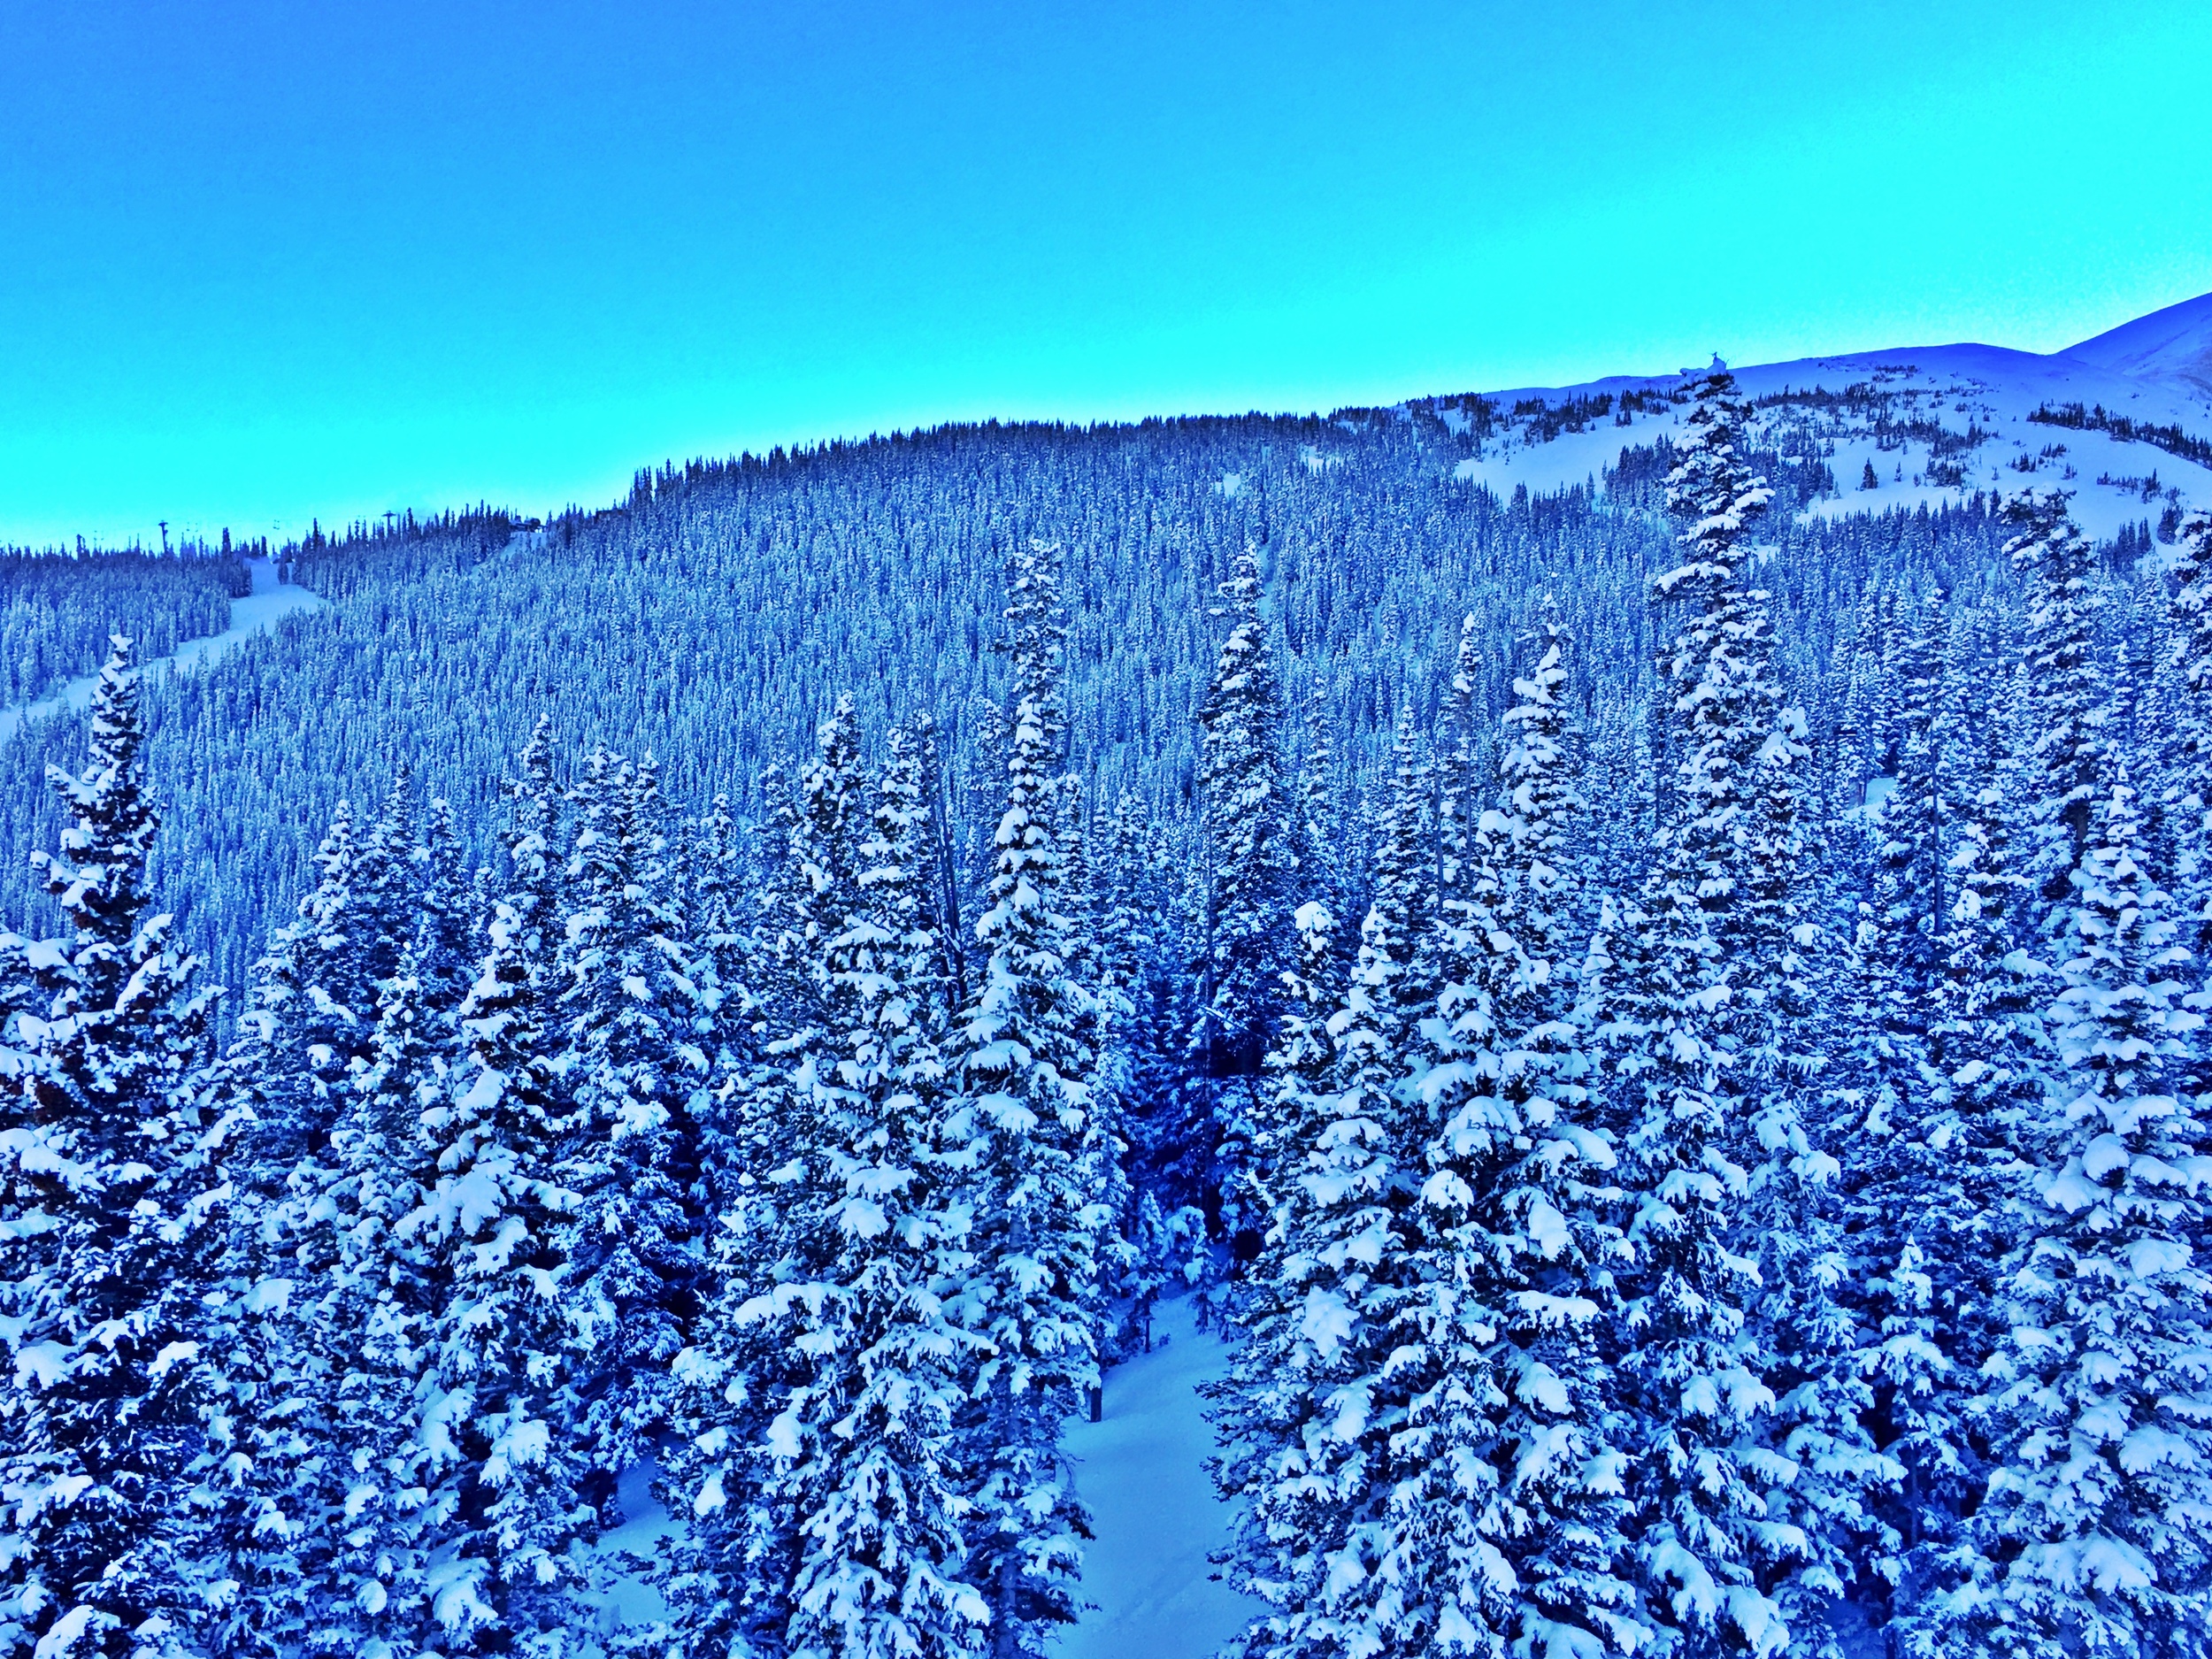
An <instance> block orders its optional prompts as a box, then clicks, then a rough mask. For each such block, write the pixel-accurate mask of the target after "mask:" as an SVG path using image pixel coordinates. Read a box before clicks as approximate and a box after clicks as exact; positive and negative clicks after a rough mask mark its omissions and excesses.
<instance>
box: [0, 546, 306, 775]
mask: <svg viewBox="0 0 2212 1659" xmlns="http://www.w3.org/2000/svg"><path fill="white" fill-rule="evenodd" d="M246 568H247V570H248V571H249V572H251V573H252V576H253V591H252V592H251V593H250V594H249V595H246V597H244V598H243V599H234V600H232V601H231V602H230V626H228V627H227V628H225V629H224V630H223V631H222V632H221V633H220V634H202V635H201V636H200V637H199V638H198V639H196V640H186V641H184V642H183V643H181V644H180V645H179V646H178V647H177V649H175V650H174V651H173V652H171V653H170V654H169V655H168V656H166V657H155V658H154V659H153V660H152V661H151V662H148V663H142V664H139V666H140V669H141V671H142V672H144V673H147V674H153V675H159V674H165V673H170V672H176V671H179V670H182V669H191V668H211V667H213V666H214V665H215V664H218V663H219V662H221V661H222V660H223V659H224V658H225V657H228V656H229V655H230V654H231V652H233V651H234V650H236V649H238V647H239V646H240V644H242V642H243V641H245V640H246V639H248V638H249V637H250V636H251V635H253V634H258V633H260V632H261V631H262V630H264V629H265V628H268V627H271V626H273V625H274V624H275V623H276V622H277V621H278V620H279V619H280V618H284V617H288V616H293V615H296V613H298V612H300V611H319V610H321V609H322V608H323V605H324V604H325V603H326V602H325V601H324V600H322V599H320V598H319V597H318V596H317V595H313V594H311V593H309V592H308V591H307V589H306V588H300V587H296V586H295V585H293V584H292V583H289V582H279V581H278V580H277V576H276V566H275V565H274V564H273V563H272V562H271V561H270V560H268V559H248V560H247V561H246ZM99 683H100V676H99V675H97V674H84V675H81V676H80V677H79V678H77V679H75V680H71V681H70V682H69V683H68V684H67V685H65V686H64V687H62V688H61V689H60V690H59V691H58V692H56V693H55V694H54V695H52V696H50V697H45V698H42V699H41V700H40V701H39V702H36V703H26V704H24V705H22V706H21V707H19V708H14V709H0V742H5V741H7V740H8V739H10V738H12V737H13V736H14V735H15V734H16V732H17V730H18V729H19V728H20V727H21V726H22V725H23V723H24V722H25V721H26V720H42V719H45V718H48V717H49V716H51V715H56V714H59V713H61V712H63V711H64V710H72V711H77V712H81V711H82V710H84V709H86V708H88V706H90V704H91V702H92V688H93V687H95V686H96V685H98V684H99Z"/></svg>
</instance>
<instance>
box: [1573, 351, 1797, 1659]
mask: <svg viewBox="0 0 2212 1659" xmlns="http://www.w3.org/2000/svg"><path fill="white" fill-rule="evenodd" d="M1747 414H1748V411H1747V409H1746V408H1745V406H1744V404H1743V403H1741V401H1740V399H1739V398H1738V397H1737V396H1736V393H1735V387H1734V382H1733V380H1732V377H1730V376H1728V375H1726V374H1724V373H1716V374H1714V375H1711V376H1709V377H1708V378H1706V379H1705V380H1702V381H1701V382H1700V384H1699V385H1698V387H1697V388H1696V391H1695V401H1694V403H1693V406H1692V409H1691V411H1690V413H1689V415H1688V416H1687V418H1686V422H1685V435H1684V438H1683V440H1682V442H1681V443H1680V444H1679V445H1678V450H1677V453H1678V464H1677V465H1676V467H1675V469H1674V471H1673V472H1672V473H1671V475H1670V477H1669V480H1668V502H1669V506H1670V508H1671V510H1672V511H1673V512H1674V513H1675V514H1676V516H1677V517H1678V518H1679V519H1681V520H1682V521H1683V522H1684V524H1685V526H1686V527H1685V528H1684V530H1683V533H1682V534H1681V537H1680V543H1681V548H1682V554H1683V562H1682V563H1681V564H1680V565H1678V566H1677V567H1676V568H1675V569H1673V570H1671V571H1669V572H1665V573H1664V574H1663V575H1661V576H1659V577H1658V578H1656V579H1655V583H1654V588H1655V593H1656V594H1657V595H1659V596H1660V597H1661V598H1663V599H1671V600H1674V601H1677V602H1687V603H1688V604H1689V605H1690V607H1691V614H1690V615H1689V617H1688V618H1687V619H1686V624H1685V626H1683V627H1682V629H1681V631H1680V632H1679V633H1678V634H1676V635H1675V637H1674V639H1673V640H1672V641H1671V642H1670V643H1669V644H1668V645H1667V646H1666V648H1665V649H1664V650H1663V653H1662V657H1661V664H1660V667H1661V676H1662V681H1663V685H1664V686H1665V687H1666V689H1667V694H1668V696H1669V699H1670V702H1671V707H1670V710H1669V720H1670V722H1671V726H1673V728H1674V729H1673V731H1672V732H1671V735H1670V736H1669V738H1668V743H1667V748H1668V752H1669V753H1671V754H1672V755H1674V756H1676V757H1678V760H1679V767H1680V770H1679V774H1678V784H1677V787H1676V790H1675V792H1674V795H1673V800H1674V803H1675V804H1674V806H1673V808H1672V809H1671V811H1670V813H1669V814H1668V816H1667V817H1666V818H1665V819H1664V821H1663V824H1662V826H1661V829H1660V832H1659V836H1658V846H1657V848H1656V849H1655V851H1656V857H1655V862H1654V865H1653V868H1652V871H1651V873H1650V874H1649V875H1648V876H1647V878H1646V879H1645V882H1644V886H1643V890H1642V894H1641V896H1640V902H1639V903H1638V905H1637V907H1636V908H1635V909H1634V910H1632V911H1631V912H1630V913H1629V914H1628V916H1627V917H1626V918H1624V923H1625V930H1626V937H1625V939H1624V944H1623V949H1622V950H1621V953H1620V954H1621V963H1620V969H1619V989H1618V991H1617V995H1616V998H1615V1002H1614V1007H1615V1010H1617V1011H1616V1013H1615V1015H1614V1018H1613V1021H1612V1026H1613V1031H1612V1034H1613V1036H1614V1038H1615V1040H1616V1041H1618V1042H1620V1043H1621V1044H1622V1047H1623V1050H1624V1051H1623V1052H1622V1053H1621V1054H1620V1055H1619V1056H1618V1057H1617V1062H1616V1069H1617V1079H1616V1085H1615V1087H1616V1088H1617V1091H1618V1092H1619V1093H1620V1094H1621V1095H1622V1096H1623V1099H1622V1102H1621V1105H1620V1107H1619V1108H1618V1109H1617V1110H1621V1112H1622V1114H1623V1116H1624V1118H1626V1120H1627V1122H1628V1123H1629V1124H1631V1125H1633V1126H1632V1127H1631V1128H1630V1129H1629V1131H1628V1133H1627V1135H1626V1138H1625V1146H1624V1170H1623V1175H1624V1179H1623V1185H1624V1187H1626V1188H1627V1189H1628V1191H1629V1193H1630V1194H1631V1196H1630V1202H1629V1206H1628V1216H1627V1225H1626V1227H1625V1234H1626V1241H1627V1244H1628V1246H1629V1247H1630V1248H1631V1249H1632V1252H1633V1261H1632V1264H1631V1265H1630V1266H1628V1267H1627V1268H1626V1269H1625V1270H1624V1271H1623V1272H1622V1273H1621V1274H1620V1275H1619V1285H1620V1293H1621V1319H1620V1325H1619V1328H1618V1330H1617V1333H1616V1334H1615V1336H1614V1338H1613V1342H1614V1348H1613V1354H1612V1357H1613V1358H1614V1362H1615V1365H1616V1369H1617V1380H1616V1393H1615V1399H1616V1402H1617V1409H1620V1410H1621V1411H1622V1413H1623V1414H1624V1418H1625V1421H1624V1428H1623V1432H1624V1434H1625V1435H1626V1436H1627V1443H1626V1449H1628V1450H1629V1452H1630V1454H1631V1455H1632V1460H1633V1462H1632V1474H1631V1478H1630V1483H1629V1486H1630V1490H1629V1502H1630V1514H1631V1517H1632V1522H1631V1526H1632V1531H1631V1533H1630V1536H1631V1537H1632V1540H1634V1541H1633V1543H1632V1548H1631V1551H1630V1561H1631V1563H1632V1577H1633V1578H1634V1579H1635V1580H1636V1582H1637V1584H1638V1586H1639V1589H1640V1608H1639V1609H1638V1611H1639V1614H1640V1617H1641V1618H1643V1619H1644V1620H1645V1621H1647V1622H1648V1623H1649V1624H1651V1625H1652V1626H1653V1627H1654V1628H1655V1631H1656V1632H1658V1640H1660V1641H1661V1642H1662V1643H1663V1645H1665V1646H1667V1647H1676V1646H1687V1647H1696V1646H1697V1645H1699V1644H1701V1643H1712V1642H1720V1641H1724V1640H1728V1641H1740V1642H1741V1643H1742V1644H1744V1645H1745V1646H1746V1647H1748V1648H1749V1649H1750V1650H1751V1651H1752V1652H1754V1653H1756V1654H1762V1655H1763V1654H1769V1653H1776V1652H1779V1651H1781V1650H1782V1649H1783V1648H1785V1647H1787V1645H1788V1644H1789V1641H1790V1640H1791V1632H1790V1630H1789V1627H1788V1625H1787V1624H1786V1619H1785V1614H1784V1607H1783V1604H1782V1601H1781V1600H1779V1599H1778V1597H1777V1596H1776V1595H1775V1594H1773V1593H1772V1591H1773V1588H1774V1587H1776V1586H1778V1585H1779V1584H1781V1583H1782V1582H1783V1581H1786V1579H1787V1578H1788V1577H1789V1569H1790V1563H1791V1558H1792V1557H1793V1556H1794V1555H1798V1554H1799V1553H1800V1552H1801V1551H1802V1550H1803V1549H1804V1548H1805V1540H1804V1539H1803V1537H1802V1536H1801V1534H1799V1533H1798V1532H1796V1531H1795V1529H1794V1528H1792V1527H1789V1526H1787V1525H1784V1526H1776V1525H1773V1522H1772V1520H1771V1519H1770V1516H1771V1512H1772V1510H1773V1509H1774V1508H1775V1506H1776V1504H1777V1502H1778V1501H1780V1500H1778V1494H1777V1492H1776V1487H1777V1486H1780V1485H1786V1483H1787V1481H1788V1480H1789V1479H1790V1478H1791V1476H1792V1474H1793V1469H1792V1466H1791V1464H1790V1463H1789V1462H1788V1460H1787V1459H1786V1458H1784V1457H1781V1456H1778V1455H1777V1452H1776V1449H1775V1448H1772V1447H1770V1444H1769V1443H1768V1442H1769V1440H1770V1434H1771V1433H1772V1426H1771V1425H1772V1422H1773V1418H1772V1413H1773V1410H1774V1408H1775V1405H1776V1394H1775V1390H1774V1388H1773V1387H1772V1386H1771V1384H1770V1381H1769V1379H1770V1377H1772V1376H1773V1375H1774V1374H1775V1372H1776V1371H1777V1369H1778V1364H1777V1356H1775V1355H1774V1353H1773V1352H1772V1351H1771V1350H1770V1347H1769V1346H1768V1345H1769V1343H1770V1340H1771V1334H1772V1333H1771V1332H1770V1329H1769V1328H1768V1327H1767V1325H1766V1324H1765V1322H1764V1321H1763V1320H1762V1319H1760V1318H1759V1317H1757V1311H1758V1310H1757V1306H1756V1304H1757V1302H1758V1295H1759V1279H1758V1271H1757V1268H1756V1266H1755V1263H1754V1261H1753V1259H1752V1256H1751V1253H1750V1248H1749V1247H1751V1246H1752V1243H1753V1240H1752V1238H1751V1237H1750V1236H1747V1235H1748V1234H1749V1233H1750V1230H1749V1229H1748V1228H1747V1226H1746V1225H1745V1213H1746V1211H1747V1209H1748V1207H1749V1205H1750V1202H1751V1200H1752V1171H1751V1169H1750V1168H1748V1167H1747V1164H1748V1162H1749V1161H1750V1160H1752V1159H1754V1158H1755V1157H1758V1156H1761V1152H1762V1148H1761V1147H1760V1144H1759V1142H1758V1141H1756V1140H1755V1139H1754V1138H1753V1134H1752V1127H1753V1120H1754V1119H1755V1118H1757V1117H1760V1116H1763V1115H1765V1114H1768V1113H1771V1112H1773V1111H1774V1110H1776V1109H1777V1107H1778V1104H1780V1103H1781V1102H1780V1094H1781V1090H1782V1088H1783V1087H1785V1083H1784V1079H1782V1077H1781V1075H1780V1072H1781V1069H1782V1062H1783V1057H1784V1056H1783V1055H1782V1054H1781V1053H1780V1052H1779V1051H1778V1050H1779V1047H1780V1044H1781V1042H1782V1041H1783V1040H1784V1038H1785V1035H1786V1033H1783V1032H1781V1031H1780V1029H1779V1026H1778V1018H1777V1017H1778V1012H1779V1010H1778V1007H1777V1004H1776V1002H1775V999H1774V993H1775V992H1776V991H1777V990H1778V988H1780V981H1781V979H1782V978H1783V976H1784V975H1785V974H1786V972H1789V969H1788V964H1787V962H1786V957H1787V954H1788V951H1789V948H1790V942H1791V941H1790V937H1789V929H1790V927H1791V925H1792V922H1793V917H1792V910H1793V903H1794V901H1795V898H1796V896H1797V895H1796V893H1795V874H1796V872H1795V870H1794V856H1793V837H1794V834H1795V826H1794V822H1793V818H1794V803H1793V794H1792V789H1793V785H1792V781H1791V778H1792V772H1791V768H1792V766H1793V764H1794V763H1795V762H1796V761H1798V760H1799V759H1801V757H1802V756H1803V753H1804V751H1803V748H1802V737H1803V732H1804V725H1803V718H1802V716H1801V715H1800V714H1798V713H1797V711H1796V710H1791V709H1787V708H1786V707H1785V706H1784V704H1783V702H1782V698H1781V694H1780V689H1779V687H1778V684H1777V682H1776V680H1775V679H1774V677H1773V671H1772V665H1771V646H1770V637H1769V629H1770V623H1769V618H1768V615H1767V609H1766V603H1765V597H1766V596H1765V595H1764V594H1763V592H1761V591H1760V590H1758V589H1755V588H1750V587H1748V586H1747V584H1746V582H1745V580H1744V574H1743V569H1742V567H1743V564H1744V561H1745V559H1746V557H1747V553H1748V551H1749V549H1748V548H1747V544H1746V539H1745V538H1746V534H1747V528H1748V526H1749V524H1750V521H1751V520H1752V518H1755V516H1756V515H1757V514H1758V513H1759V512H1761V511H1763V509H1764V508H1765V506H1766V504H1767V502H1768V501H1769V499H1770V496H1771V493H1772V492H1771V491H1770V490H1769V489H1768V488H1767V487H1766V484H1765V482H1764V480H1762V479H1759V478H1756V477H1755V476H1754V475H1753V473H1752V472H1751V471H1750V468H1749V466H1748V465H1747V461H1746V459H1745V457H1744V422H1745V420H1746V419H1747ZM1786 1141H1787V1137H1784V1144H1786Z"/></svg>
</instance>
